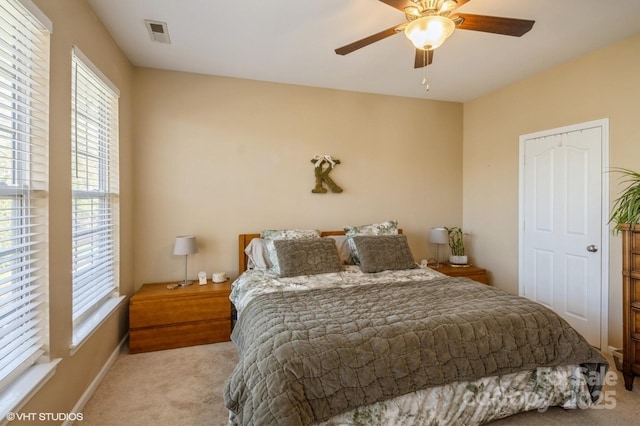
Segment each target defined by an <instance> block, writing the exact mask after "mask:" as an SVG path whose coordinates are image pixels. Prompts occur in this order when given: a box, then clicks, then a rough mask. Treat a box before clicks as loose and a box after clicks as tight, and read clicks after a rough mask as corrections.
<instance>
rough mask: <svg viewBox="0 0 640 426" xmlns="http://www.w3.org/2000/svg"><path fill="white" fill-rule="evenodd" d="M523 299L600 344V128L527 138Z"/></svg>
mask: <svg viewBox="0 0 640 426" xmlns="http://www.w3.org/2000/svg"><path fill="white" fill-rule="evenodd" d="M523 148H524V172H523V174H522V177H523V179H524V182H523V184H522V189H523V191H524V194H523V203H522V204H521V208H522V209H523V211H522V212H521V217H522V218H523V220H524V223H523V231H522V238H523V241H522V245H521V248H522V253H521V277H520V281H521V285H520V293H521V295H523V296H525V297H527V298H530V299H532V300H535V301H537V302H539V303H541V304H543V305H545V306H547V307H549V308H551V309H553V310H554V311H556V312H557V313H558V314H560V315H561V316H562V317H563V318H564V319H565V320H567V322H569V324H571V325H572V326H573V327H574V328H575V329H577V330H578V331H579V332H580V333H581V334H582V335H583V336H584V337H585V338H586V339H587V341H588V342H589V343H591V344H592V345H593V346H596V347H600V346H601V335H600V329H601V314H602V312H601V293H602V270H601V268H602V257H601V256H602V250H601V246H602V224H603V217H602V184H603V182H602V176H603V173H602V172H603V170H602V128H600V127H592V128H587V129H583V130H576V131H570V132H563V133H558V134H552V135H549V136H544V137H535V138H529V139H526V138H525V139H524V147H523Z"/></svg>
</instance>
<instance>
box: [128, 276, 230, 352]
mask: <svg viewBox="0 0 640 426" xmlns="http://www.w3.org/2000/svg"><path fill="white" fill-rule="evenodd" d="M168 284H172V283H154V284H144V285H143V286H142V287H141V288H140V290H138V292H137V293H136V294H134V295H133V296H132V297H131V300H130V302H129V352H131V353H138V352H149V351H157V350H161V349H171V348H181V347H184V346H193V345H203V344H206V343H215V342H224V341H227V340H229V336H230V334H231V301H230V300H229V293H230V292H231V284H230V282H229V280H227V281H225V282H222V283H212V282H211V281H208V283H207V284H204V285H198V283H197V281H196V282H195V283H194V284H192V285H190V286H186V287H177V288H175V289H173V290H169V289H168V288H167V285H168Z"/></svg>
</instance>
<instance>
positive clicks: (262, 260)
mask: <svg viewBox="0 0 640 426" xmlns="http://www.w3.org/2000/svg"><path fill="white" fill-rule="evenodd" d="M244 253H245V254H246V255H247V257H248V258H249V260H248V261H247V268H248V269H261V270H265V269H269V268H271V266H272V265H271V260H269V252H268V251H267V244H266V242H265V241H264V240H263V239H262V238H254V239H253V240H251V242H249V245H248V246H246V247H245V248H244Z"/></svg>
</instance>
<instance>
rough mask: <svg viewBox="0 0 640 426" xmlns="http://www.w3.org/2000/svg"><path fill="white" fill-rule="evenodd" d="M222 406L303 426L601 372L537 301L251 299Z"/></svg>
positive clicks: (333, 295)
mask: <svg viewBox="0 0 640 426" xmlns="http://www.w3.org/2000/svg"><path fill="white" fill-rule="evenodd" d="M232 340H233V341H234V342H235V344H236V345H237V348H238V351H239V353H240V361H239V363H238V365H237V366H236V368H235V370H234V372H233V373H232V375H231V377H230V378H229V379H228V381H227V383H226V385H225V389H224V399H225V404H226V406H227V408H228V409H229V410H231V411H232V412H233V413H235V417H236V420H237V421H238V422H239V423H240V424H245V425H249V424H251V425H273V424H283V425H307V424H311V423H313V422H314V421H320V420H325V419H328V418H330V417H331V416H334V415H336V414H339V413H341V412H344V411H347V410H350V409H353V408H355V407H357V406H361V405H368V404H372V403H374V402H377V401H381V400H385V399H388V398H392V397H395V396H398V395H402V394H405V393H408V392H413V391H416V390H418V389H422V388H426V387H430V386H438V385H442V384H445V383H449V382H453V381H460V380H475V379H477V378H480V377H483V376H496V375H501V374H506V373H512V372H517V371H523V370H533V369H535V368H536V367H538V366H558V365H567V364H583V365H585V366H587V367H588V368H590V369H595V368H597V366H598V364H600V365H607V363H606V361H605V360H604V358H602V356H601V355H600V354H599V353H598V352H597V351H596V350H595V349H593V348H592V347H591V346H590V345H589V344H588V343H587V342H586V341H585V340H584V338H583V337H582V336H580V335H579V334H578V333H577V332H576V331H575V330H574V329H573V328H571V327H570V326H569V325H568V324H567V323H566V322H565V321H564V320H563V319H561V318H560V317H559V316H558V315H556V314H555V313H554V312H552V311H550V310H549V309H547V308H545V307H543V306H542V305H540V304H537V303H535V302H532V301H530V300H528V299H524V298H521V297H518V296H514V295H512V294H509V293H507V292H504V291H502V290H499V289H495V288H492V287H489V286H486V285H483V284H478V283H475V282H472V281H470V280H468V279H466V278H441V279H436V280H430V281H424V282H420V283H393V282H390V283H383V284H375V285H371V286H363V287H351V288H346V289H345V288H336V289H322V290H309V291H300V292H298V291H286V292H278V293H271V294H264V295H260V296H257V297H256V298H255V299H254V300H252V301H251V302H250V303H249V304H248V305H247V306H246V307H245V309H244V311H243V312H242V315H241V317H240V319H239V321H238V323H237V325H236V327H235V329H234V331H233V335H232Z"/></svg>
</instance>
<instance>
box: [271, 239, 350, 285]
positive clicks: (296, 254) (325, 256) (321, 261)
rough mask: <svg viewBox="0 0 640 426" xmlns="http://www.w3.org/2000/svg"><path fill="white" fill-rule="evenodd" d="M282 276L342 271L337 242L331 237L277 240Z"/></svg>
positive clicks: (276, 245)
mask: <svg viewBox="0 0 640 426" xmlns="http://www.w3.org/2000/svg"><path fill="white" fill-rule="evenodd" d="M273 244H274V246H275V249H276V254H277V256H278V264H279V265H280V276H281V277H295V276H298V275H315V274H326V273H329V272H340V271H341V270H342V266H341V263H340V257H339V256H338V249H337V248H336V243H335V241H334V240H332V239H331V238H307V239H298V240H275V241H274V242H273Z"/></svg>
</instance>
